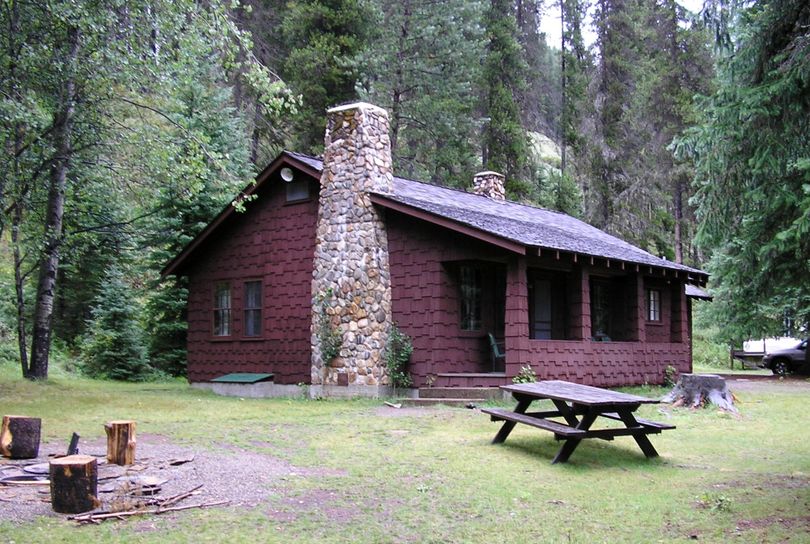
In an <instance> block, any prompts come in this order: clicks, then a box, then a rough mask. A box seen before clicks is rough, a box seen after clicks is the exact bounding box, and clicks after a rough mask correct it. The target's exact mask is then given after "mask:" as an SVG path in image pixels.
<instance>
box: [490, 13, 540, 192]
mask: <svg viewBox="0 0 810 544" xmlns="http://www.w3.org/2000/svg"><path fill="white" fill-rule="evenodd" d="M484 26H485V29H486V35H487V39H488V45H487V51H486V58H485V59H484V73H483V81H484V93H485V95H486V98H485V100H486V104H485V108H484V109H485V111H486V114H487V117H488V118H489V123H488V124H487V127H486V131H485V142H484V144H485V149H484V161H483V162H484V164H485V167H486V168H489V169H491V170H495V171H498V172H501V173H503V174H504V175H505V176H506V190H507V192H508V193H509V194H510V196H512V197H520V196H523V195H525V194H526V193H527V192H528V191H529V190H530V186H529V185H528V184H527V183H526V181H525V174H526V172H525V167H526V161H527V154H528V151H527V145H526V132H525V130H524V129H523V126H522V124H521V116H520V108H519V107H518V97H519V96H520V92H521V91H522V90H523V88H524V87H525V85H526V79H525V75H526V64H525V62H523V58H522V55H521V47H520V44H519V43H518V41H517V39H516V36H517V35H518V31H517V24H516V21H515V5H514V3H513V2H512V1H510V0H490V5H489V9H488V10H487V11H486V14H485V17H484Z"/></svg>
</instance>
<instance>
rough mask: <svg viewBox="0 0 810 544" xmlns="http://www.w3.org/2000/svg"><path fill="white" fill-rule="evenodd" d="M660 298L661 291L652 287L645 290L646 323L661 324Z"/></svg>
mask: <svg viewBox="0 0 810 544" xmlns="http://www.w3.org/2000/svg"><path fill="white" fill-rule="evenodd" d="M661 296H662V291H661V289H657V288H654V287H651V288H648V289H647V296H646V303H647V304H646V308H645V309H646V312H645V313H646V317H647V321H648V322H650V323H661V322H662V315H661Z"/></svg>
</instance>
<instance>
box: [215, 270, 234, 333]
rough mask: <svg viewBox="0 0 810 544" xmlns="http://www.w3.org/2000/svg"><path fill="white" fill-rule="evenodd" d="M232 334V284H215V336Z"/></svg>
mask: <svg viewBox="0 0 810 544" xmlns="http://www.w3.org/2000/svg"><path fill="white" fill-rule="evenodd" d="M230 335H231V284H230V283H228V282H219V283H217V284H216V285H215V286H214V336H230Z"/></svg>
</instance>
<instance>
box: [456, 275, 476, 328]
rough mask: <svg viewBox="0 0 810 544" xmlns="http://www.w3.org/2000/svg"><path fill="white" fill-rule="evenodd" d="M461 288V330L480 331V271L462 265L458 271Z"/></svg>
mask: <svg viewBox="0 0 810 544" xmlns="http://www.w3.org/2000/svg"><path fill="white" fill-rule="evenodd" d="M459 279H460V286H461V323H460V325H461V330H463V331H478V330H481V295H482V290H481V270H480V269H479V268H476V267H474V266H469V265H462V266H461V268H460V269H459Z"/></svg>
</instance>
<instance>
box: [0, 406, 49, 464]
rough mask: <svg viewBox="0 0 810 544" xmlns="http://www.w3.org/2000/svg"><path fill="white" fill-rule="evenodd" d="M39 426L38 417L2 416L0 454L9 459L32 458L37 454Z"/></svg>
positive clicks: (39, 420) (40, 421)
mask: <svg viewBox="0 0 810 544" xmlns="http://www.w3.org/2000/svg"><path fill="white" fill-rule="evenodd" d="M41 427H42V420H41V419H39V418H38V417H25V416H3V427H2V430H0V454H2V455H4V456H5V457H9V458H11V459H34V458H35V457H36V456H37V455H39V436H40V429H41Z"/></svg>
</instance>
